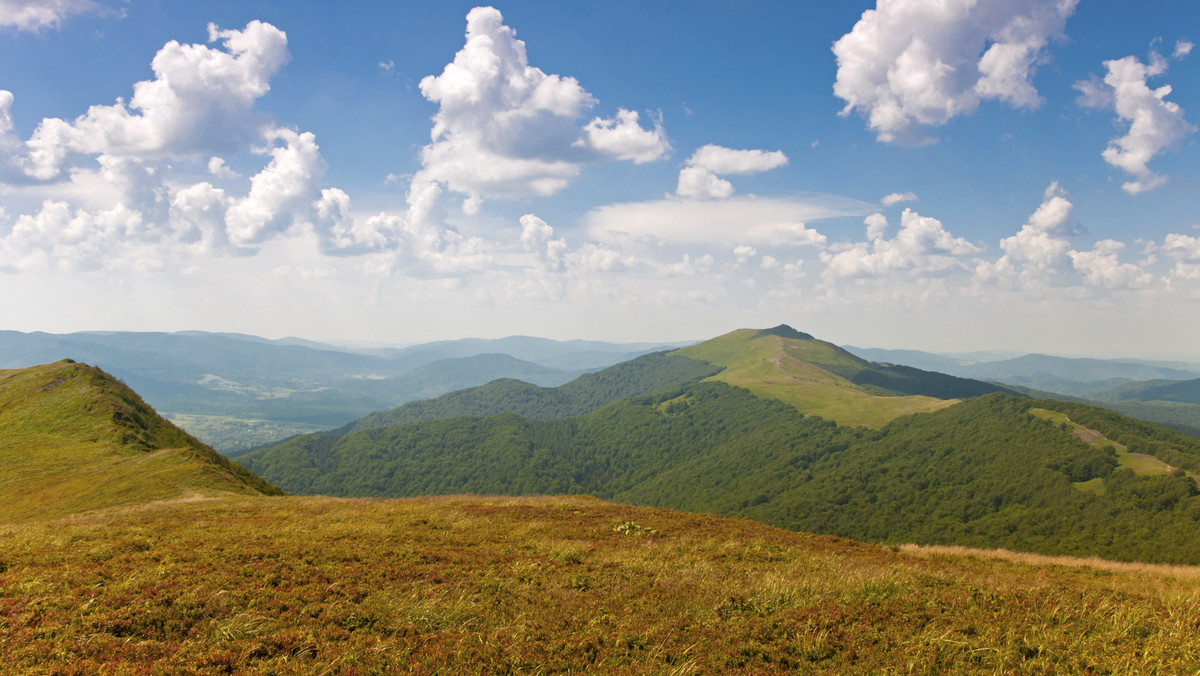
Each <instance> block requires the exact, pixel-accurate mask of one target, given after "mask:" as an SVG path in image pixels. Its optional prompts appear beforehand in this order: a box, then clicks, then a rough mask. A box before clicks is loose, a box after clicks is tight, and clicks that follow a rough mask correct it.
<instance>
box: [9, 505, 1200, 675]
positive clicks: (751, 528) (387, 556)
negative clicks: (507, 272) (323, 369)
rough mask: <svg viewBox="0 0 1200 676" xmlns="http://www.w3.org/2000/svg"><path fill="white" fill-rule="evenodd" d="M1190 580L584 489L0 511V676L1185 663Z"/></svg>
mask: <svg viewBox="0 0 1200 676" xmlns="http://www.w3.org/2000/svg"><path fill="white" fill-rule="evenodd" d="M1198 629H1200V571H1198V569H1196V568H1187V567H1167V566H1145V565H1136V564H1106V563H1104V562H1096V561H1083V560H1075V559H1064V558H1056V559H1044V558H1038V557H1020V556H1016V555H1009V554H1006V553H1003V552H990V553H988V552H976V551H972V550H962V549H955V550H939V549H930V548H911V547H877V546H872V545H865V544H859V543H855V542H851V541H847V540H841V539H837V538H833V537H827V536H814V535H806V534H801V533H794V532H788V531H783V530H779V529H775V528H771V527H768V526H764V525H761V524H758V523H754V522H750V521H742V520H733V519H725V518H719V517H715V516H708V515H702V514H688V513H683V512H675V511H670V510H663V509H651V508H636V507H630V506H625V505H620V504H614V503H608V502H603V501H600V500H597V499H594V498H590V497H579V496H577V497H553V498H551V497H526V498H511V497H506V498H498V497H474V496H465V497H464V496H457V497H440V498H416V499H393V500H375V499H334V498H322V497H313V498H295V497H244V498H238V497H222V498H205V497H200V496H193V497H190V498H184V499H176V500H170V501H160V502H155V503H150V504H147V505H143V506H127V507H119V508H112V509H107V510H99V511H93V512H88V513H82V514H78V515H74V516H70V517H65V518H59V519H55V520H24V521H10V522H8V523H6V524H0V672H3V673H21V674H89V673H106V674H154V673H186V674H221V673H249V674H293V673H297V674H299V673H304V674H368V673H382V672H390V673H430V674H432V673H531V674H533V673H562V672H571V671H587V670H598V671H603V672H609V673H674V674H693V673H695V674H699V673H784V672H790V673H954V672H972V673H1095V674H1101V673H1193V672H1194V671H1195V669H1196V665H1197V664H1200V632H1198V631H1197V630H1198Z"/></svg>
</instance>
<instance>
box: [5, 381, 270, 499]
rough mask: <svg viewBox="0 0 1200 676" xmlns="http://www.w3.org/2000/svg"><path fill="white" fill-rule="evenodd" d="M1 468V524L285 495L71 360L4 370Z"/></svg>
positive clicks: (117, 385) (116, 383) (122, 387)
mask: <svg viewBox="0 0 1200 676" xmlns="http://www.w3.org/2000/svg"><path fill="white" fill-rule="evenodd" d="M0 459H2V462H0V518H3V519H22V518H29V517H33V516H48V515H57V514H67V513H73V512H78V511H83V510H87V509H92V508H99V507H111V506H115V505H124V504H137V503H144V502H148V501H152V500H165V499H173V498H181V497H189V496H212V495H225V494H258V493H268V494H277V493H279V492H280V491H279V489H278V488H276V487H274V486H272V485H270V484H268V483H266V482H264V481H262V480H261V479H259V478H258V477H257V476H255V475H253V474H251V473H250V472H248V471H247V470H246V469H244V468H243V467H241V466H239V465H237V464H235V463H231V462H229V461H228V460H226V459H225V458H223V457H221V456H220V455H218V454H217V453H216V452H215V451H213V450H212V449H211V448H209V447H207V446H205V445H203V444H201V443H200V442H198V441H196V440H195V439H194V438H192V437H190V436H189V435H187V434H186V433H185V432H183V431H182V430H180V429H179V428H177V427H175V426H174V425H171V424H170V423H169V422H167V421H166V420H164V419H163V418H161V417H160V416H159V415H158V414H157V413H155V412H154V410H153V409H151V408H150V407H149V406H148V405H146V403H145V402H144V401H142V399H141V398H140V397H139V396H138V395H137V394H135V393H134V392H133V391H132V390H130V389H129V388H128V387H126V386H125V385H124V384H122V383H121V382H119V381H117V380H116V379H114V378H112V377H111V376H109V375H108V374H106V373H104V372H103V371H101V370H100V369H97V368H94V367H91V366H87V365H84V364H78V363H75V362H72V361H70V360H63V361H60V362H55V363H53V364H45V365H42V366H33V367H29V368H24V369H15V370H3V371H0Z"/></svg>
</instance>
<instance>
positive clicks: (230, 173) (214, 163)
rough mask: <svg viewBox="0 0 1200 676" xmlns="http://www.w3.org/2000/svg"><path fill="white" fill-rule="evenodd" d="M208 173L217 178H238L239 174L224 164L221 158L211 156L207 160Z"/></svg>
mask: <svg viewBox="0 0 1200 676" xmlns="http://www.w3.org/2000/svg"><path fill="white" fill-rule="evenodd" d="M208 173H210V174H212V175H213V176H216V177H217V178H238V177H239V176H240V174H238V173H237V172H236V171H234V170H233V169H230V168H229V167H228V166H227V165H226V164H225V160H224V159H223V158H220V157H216V156H213V157H211V158H209V160H208Z"/></svg>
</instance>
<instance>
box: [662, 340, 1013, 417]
mask: <svg viewBox="0 0 1200 676" xmlns="http://www.w3.org/2000/svg"><path fill="white" fill-rule="evenodd" d="M677 354H679V355H681V356H685V357H690V358H692V359H699V360H703V361H707V362H709V363H712V364H716V365H719V366H721V367H723V370H722V371H721V373H720V374H719V375H717V376H716V379H718V380H720V381H722V382H725V383H728V384H730V385H734V386H737V387H743V388H746V389H748V390H750V391H751V392H753V393H755V394H758V395H760V396H763V397H766V398H770V399H778V400H780V401H784V402H786V403H788V404H791V405H793V406H795V407H796V409H797V410H799V411H800V412H802V413H809V414H812V415H818V416H821V417H823V418H827V419H829V420H834V421H836V422H838V423H840V424H844V425H866V426H869V427H878V426H881V425H883V424H886V423H887V422H888V421H890V420H892V419H894V418H896V417H897V416H900V415H906V414H910V413H920V412H925V411H934V410H938V409H940V408H945V407H946V406H949V405H950V404H951V403H953V402H952V400H954V399H957V398H962V397H974V396H979V395H981V394H988V393H991V392H999V391H1003V388H1001V387H998V386H996V385H991V384H988V383H982V382H977V381H971V380H967V379H963V378H956V377H953V376H949V375H946V374H942V373H933V372H929V371H922V370H920V369H915V368H911V367H903V366H892V365H889V364H876V363H872V362H868V361H866V360H865V359H861V358H859V357H856V356H854V355H853V354H851V353H849V352H847V351H846V350H843V349H842V348H840V347H838V346H837V345H834V344H833V343H828V342H825V341H823V340H817V339H816V338H813V337H812V336H811V335H809V334H807V333H802V332H800V331H796V330H795V329H793V328H791V327H789V326H786V325H784V326H777V327H775V328H773V329H765V330H761V331H758V330H753V329H741V330H738V331H733V332H731V333H727V334H725V335H723V336H719V337H717V338H713V339H712V340H707V341H704V342H703V343H700V344H698V345H694V346H692V347H687V348H684V349H681V350H679V351H678V352H677Z"/></svg>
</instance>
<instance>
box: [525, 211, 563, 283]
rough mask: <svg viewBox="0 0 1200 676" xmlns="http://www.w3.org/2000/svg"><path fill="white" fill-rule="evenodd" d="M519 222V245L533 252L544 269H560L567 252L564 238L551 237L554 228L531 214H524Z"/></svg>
mask: <svg viewBox="0 0 1200 676" xmlns="http://www.w3.org/2000/svg"><path fill="white" fill-rule="evenodd" d="M520 222H521V246H523V247H525V250H526V251H533V252H535V253H536V254H537V256H538V260H539V261H540V262H541V263H542V265H543V266H544V267H545V268H546V269H548V270H562V269H563V264H564V257H565V255H566V254H567V242H566V240H564V239H561V238H560V239H553V237H554V228H552V227H550V225H549V224H548V223H546V221H543V220H542V219H540V218H538V217H537V216H534V215H533V214H525V215H524V216H522V217H521V219H520Z"/></svg>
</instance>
